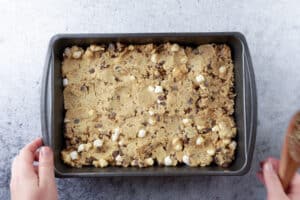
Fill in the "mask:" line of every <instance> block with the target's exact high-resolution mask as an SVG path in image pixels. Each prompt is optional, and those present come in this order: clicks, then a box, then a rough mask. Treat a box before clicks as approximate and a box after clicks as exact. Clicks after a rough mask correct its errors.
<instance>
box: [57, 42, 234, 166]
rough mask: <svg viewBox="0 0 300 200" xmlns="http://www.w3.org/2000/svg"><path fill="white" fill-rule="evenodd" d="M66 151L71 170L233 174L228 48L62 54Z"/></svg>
mask: <svg viewBox="0 0 300 200" xmlns="http://www.w3.org/2000/svg"><path fill="white" fill-rule="evenodd" d="M63 58H64V59H63V62H62V76H63V80H62V82H63V86H64V107H65V110H66V114H65V120H64V123H65V132H64V136H65V141H66V145H65V148H64V149H63V150H62V152H61V155H62V159H63V161H64V162H65V163H66V164H68V165H70V166H73V167H82V166H85V165H93V166H95V167H106V166H109V165H110V166H122V167H128V166H136V167H148V166H153V165H164V166H176V165H188V166H192V167H197V166H201V167H203V166H207V165H210V164H212V163H215V164H217V165H219V166H222V167H228V166H229V164H230V163H231V162H232V161H233V159H234V152H235V149H236V146H237V143H236V142H235V140H234V138H235V136H236V126H235V122H234V119H233V112H234V97H235V93H234V85H233V81H234V75H233V67H234V66H233V63H232V59H231V51H230V48H229V47H228V46H227V45H224V44H218V45H216V44H205V45H200V46H195V47H189V46H180V45H178V44H170V43H165V44H159V45H157V44H145V45H124V44H120V43H116V44H108V45H90V46H89V47H87V48H86V49H83V48H81V47H77V46H73V47H70V48H66V49H65V51H64V54H63Z"/></svg>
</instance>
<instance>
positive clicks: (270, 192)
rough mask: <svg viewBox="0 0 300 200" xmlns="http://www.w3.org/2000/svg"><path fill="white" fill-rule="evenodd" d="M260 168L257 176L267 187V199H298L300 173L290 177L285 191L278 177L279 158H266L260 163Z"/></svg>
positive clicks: (299, 197) (299, 193) (299, 196)
mask: <svg viewBox="0 0 300 200" xmlns="http://www.w3.org/2000/svg"><path fill="white" fill-rule="evenodd" d="M260 165H261V168H262V169H261V170H260V171H259V172H257V174H256V175H257V177H258V179H259V180H260V182H262V183H263V184H264V185H265V187H266V189H267V196H268V199H269V200H294V199H300V174H299V173H296V174H295V176H294V178H293V179H292V181H291V183H290V186H289V188H288V191H287V192H285V191H284V190H283V187H282V185H281V182H280V179H279V177H278V169H279V160H277V159H275V158H271V157H270V158H267V159H266V160H264V161H262V162H261V163H260Z"/></svg>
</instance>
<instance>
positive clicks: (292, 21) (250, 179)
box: [0, 0, 300, 200]
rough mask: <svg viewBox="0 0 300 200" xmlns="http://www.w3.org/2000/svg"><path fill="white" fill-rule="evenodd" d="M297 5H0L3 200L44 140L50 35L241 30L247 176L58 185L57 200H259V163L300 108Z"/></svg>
mask: <svg viewBox="0 0 300 200" xmlns="http://www.w3.org/2000/svg"><path fill="white" fill-rule="evenodd" d="M299 7H300V2H299V1H297V0H291V1H288V0H278V1H272V0H266V1H261V0H253V1H247V0H240V1H234V0H223V1H221V0H215V1H202V0H198V1H196V0H193V1H187V0H177V1H171V0H169V1H167V0H161V1H155V0H153V1H146V0H143V1H142V0H139V1H134V0H126V1H125V0H124V1H116V0H110V1H97V0H86V1H78V0H68V1H62V0H53V1H39V0H34V1H17V0H1V1H0V55H1V56H0V58H1V59H0V146H1V150H0V161H1V162H0V198H1V199H8V198H9V179H10V167H11V160H12V158H13V157H14V156H15V155H16V153H17V152H18V150H19V149H20V148H21V147H22V146H23V145H24V144H26V143H27V142H29V141H31V140H32V139H33V138H35V137H37V136H40V135H41V133H40V113H39V112H40V111H39V103H40V91H41V74H42V69H43V63H44V57H45V53H46V48H47V44H48V40H49V38H50V37H51V36H52V35H53V34H55V33H78V32H84V33H90V32H95V33H109V32H181V31H194V32H195V31H241V32H243V33H244V34H245V35H246V37H247V40H248V42H249V47H250V50H251V53H252V57H253V64H254V66H255V73H256V81H257V89H258V102H259V123H258V129H257V143H256V151H255V156H254V160H253V164H252V168H251V171H250V173H248V174H247V175H245V176H243V177H168V178H157V177H156V178H103V179H57V183H58V189H59V195H60V199H213V200H219V199H245V200H247V199H249V200H250V199H251V200H252V199H264V198H265V195H266V193H265V190H264V188H263V187H262V185H261V184H260V183H258V181H257V180H256V178H255V172H256V171H257V169H258V163H259V160H262V159H264V158H266V157H267V156H270V155H272V156H279V150H280V146H281V141H282V138H283V133H284V130H285V129H286V126H287V125H286V124H287V121H288V119H289V118H290V116H291V114H292V113H293V112H294V111H295V110H297V109H299V108H300V105H299V104H300V101H299V99H300V70H299V69H300V64H299V63H300V34H299V33H300V20H299V19H300V12H299Z"/></svg>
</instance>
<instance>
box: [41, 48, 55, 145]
mask: <svg viewBox="0 0 300 200" xmlns="http://www.w3.org/2000/svg"><path fill="white" fill-rule="evenodd" d="M51 61H52V52H51V50H50V48H48V52H47V56H46V61H45V66H44V74H43V78H42V89H41V108H40V109H41V110H40V112H41V113H40V116H41V128H42V138H43V143H44V145H50V140H49V127H48V125H49V123H48V120H49V119H48V117H49V110H48V104H49V102H48V101H49V99H48V95H47V94H48V93H49V81H50V80H49V76H50V69H51Z"/></svg>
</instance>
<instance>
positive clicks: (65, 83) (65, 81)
mask: <svg viewBox="0 0 300 200" xmlns="http://www.w3.org/2000/svg"><path fill="white" fill-rule="evenodd" d="M68 84H69V81H68V79H67V78H64V79H63V86H64V87H66V86H67V85H68Z"/></svg>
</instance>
